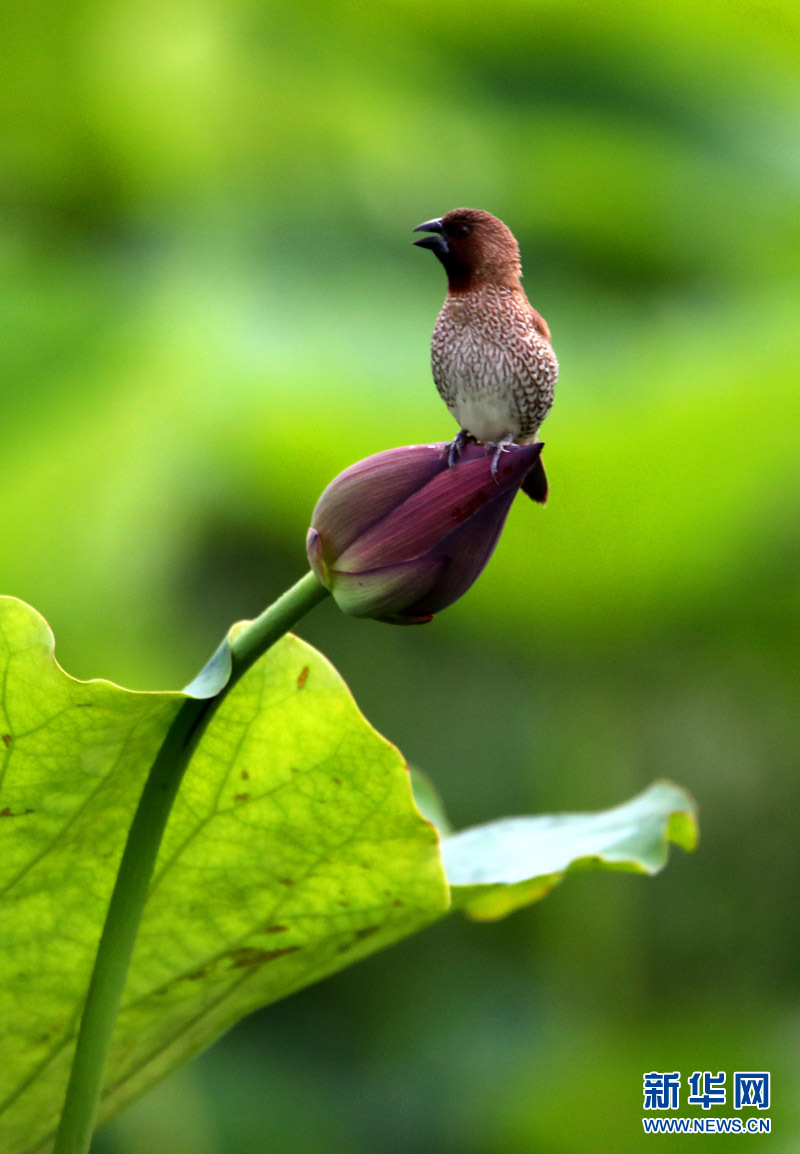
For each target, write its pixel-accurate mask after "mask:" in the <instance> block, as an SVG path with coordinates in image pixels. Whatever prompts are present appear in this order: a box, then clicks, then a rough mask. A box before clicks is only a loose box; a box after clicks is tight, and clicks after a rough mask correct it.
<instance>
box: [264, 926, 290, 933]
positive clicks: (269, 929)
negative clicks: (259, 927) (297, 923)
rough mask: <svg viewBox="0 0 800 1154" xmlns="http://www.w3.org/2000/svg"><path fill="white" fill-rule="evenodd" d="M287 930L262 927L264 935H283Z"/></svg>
mask: <svg viewBox="0 0 800 1154" xmlns="http://www.w3.org/2000/svg"><path fill="white" fill-rule="evenodd" d="M288 928H289V927H288V926H265V927H264V933H265V934H282V933H285V932H286V930H288Z"/></svg>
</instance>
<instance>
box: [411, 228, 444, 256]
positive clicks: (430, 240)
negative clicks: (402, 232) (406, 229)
mask: <svg viewBox="0 0 800 1154" xmlns="http://www.w3.org/2000/svg"><path fill="white" fill-rule="evenodd" d="M413 231H414V232H432V233H434V235H433V236H424V237H423V238H422V240H415V241H412V244H415V245H417V246H418V247H419V248H429V249H431V251H432V252H435V253H436V255H437V256H443V255H445V254H446V253H448V252H449V251H450V249H449V248H448V245H447V241H446V240H445V239H444V229H443V228H442V222H441V220H426V221H425V223H424V224H418V225H417V227H416V228H415V229H413Z"/></svg>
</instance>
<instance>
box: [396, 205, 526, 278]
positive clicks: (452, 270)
mask: <svg viewBox="0 0 800 1154" xmlns="http://www.w3.org/2000/svg"><path fill="white" fill-rule="evenodd" d="M414 232H429V233H431V234H432V235H431V236H426V237H424V238H423V239H422V240H415V241H414V244H416V245H419V247H420V248H429V249H430V250H431V251H432V252H434V253H436V256H437V257H438V258H439V260H440V261H441V262H442V264H443V265H444V267H445V271H446V273H447V279H448V282H449V287H450V290H451V292H465V291H467V290H468V289H473V288H478V287H479V286H480V285H483V284H499V285H507V286H509V287H510V288H518V287H519V278H520V276H521V275H522V269H521V267H520V262H519V246H518V245H517V242H516V240H515V239H514V234H513V233H512V231H511V229H510V228H508V227H507V226H506V225H504V224H503V222H502V220H498V219H497V217H496V216H492V214H491V213H490V212H482V211H481V210H480V209H478V208H454V209H453V210H452V212H448V213H447V215H446V216H443V217H441V218H440V219H438V220H427V221H425V223H424V224H419V225H417V227H416V228H415V229H414Z"/></svg>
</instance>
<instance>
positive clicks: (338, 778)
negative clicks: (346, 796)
mask: <svg viewBox="0 0 800 1154" xmlns="http://www.w3.org/2000/svg"><path fill="white" fill-rule="evenodd" d="M331 781H333V782H335V783H336V785H341V784H342V779H341V778H340V777H332V778H331Z"/></svg>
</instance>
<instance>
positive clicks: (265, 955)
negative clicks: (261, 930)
mask: <svg viewBox="0 0 800 1154" xmlns="http://www.w3.org/2000/svg"><path fill="white" fill-rule="evenodd" d="M299 949H300V947H299V946H286V948H285V949H283V950H257V949H256V948H255V947H254V946H242V948H241V949H238V950H230V951H229V953H228V957H229V958H230V959H231V961H232V963H233V969H234V970H239V969H243V968H244V967H245V966H261V965H263V964H264V963H265V962H274V961H276V960H277V959H278V958H282V957H283V956H284V954H294V953H297V951H298V950H299Z"/></svg>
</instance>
